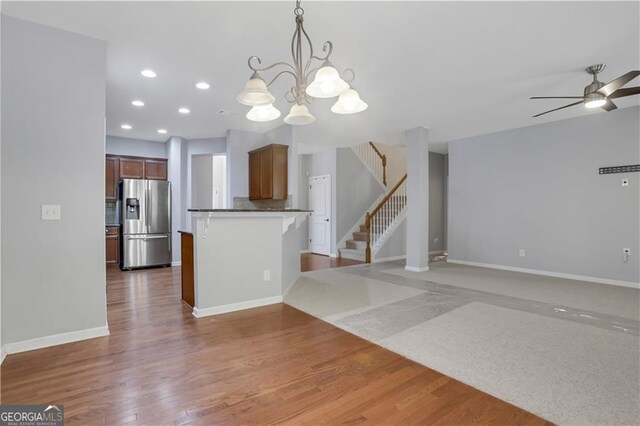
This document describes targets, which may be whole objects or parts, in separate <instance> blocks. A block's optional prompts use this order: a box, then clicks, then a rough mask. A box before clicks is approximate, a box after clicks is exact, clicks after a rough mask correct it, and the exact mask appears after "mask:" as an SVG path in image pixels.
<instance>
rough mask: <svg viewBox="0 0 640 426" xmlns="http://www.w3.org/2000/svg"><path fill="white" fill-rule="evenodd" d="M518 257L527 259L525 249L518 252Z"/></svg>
mask: <svg viewBox="0 0 640 426" xmlns="http://www.w3.org/2000/svg"><path fill="white" fill-rule="evenodd" d="M518 255H519V256H520V257H525V256H526V255H527V252H526V251H525V249H520V250H518Z"/></svg>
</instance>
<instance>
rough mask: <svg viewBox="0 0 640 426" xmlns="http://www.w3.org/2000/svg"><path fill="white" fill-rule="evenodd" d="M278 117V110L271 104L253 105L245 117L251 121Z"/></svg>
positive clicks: (270, 119) (269, 119)
mask: <svg viewBox="0 0 640 426" xmlns="http://www.w3.org/2000/svg"><path fill="white" fill-rule="evenodd" d="M278 117H280V111H278V109H277V108H275V107H274V106H273V104H269V105H258V106H254V107H253V108H251V110H250V111H249V112H248V113H247V118H248V119H249V120H251V121H272V120H275V119H276V118H278Z"/></svg>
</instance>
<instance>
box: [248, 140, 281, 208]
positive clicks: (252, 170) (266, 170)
mask: <svg viewBox="0 0 640 426" xmlns="http://www.w3.org/2000/svg"><path fill="white" fill-rule="evenodd" d="M288 148H289V147H288V146H287V145H278V144H271V145H267V146H263V147H262V148H258V149H256V150H254V151H251V152H250V153H249V199H250V200H286V199H287V181H288V152H287V150H288Z"/></svg>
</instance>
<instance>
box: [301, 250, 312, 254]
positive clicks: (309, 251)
mask: <svg viewBox="0 0 640 426" xmlns="http://www.w3.org/2000/svg"><path fill="white" fill-rule="evenodd" d="M305 253H311V250H300V254H305Z"/></svg>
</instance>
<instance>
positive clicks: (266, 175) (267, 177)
mask: <svg viewBox="0 0 640 426" xmlns="http://www.w3.org/2000/svg"><path fill="white" fill-rule="evenodd" d="M260 198H261V199H263V200H270V199H271V198H273V150H272V149H265V150H264V151H260Z"/></svg>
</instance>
